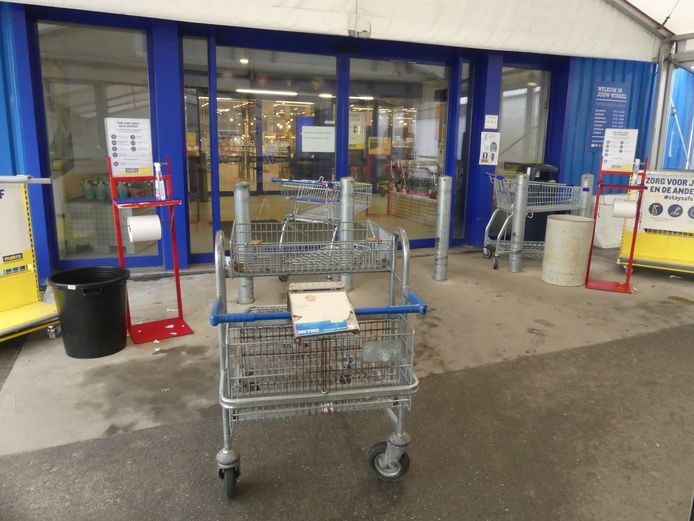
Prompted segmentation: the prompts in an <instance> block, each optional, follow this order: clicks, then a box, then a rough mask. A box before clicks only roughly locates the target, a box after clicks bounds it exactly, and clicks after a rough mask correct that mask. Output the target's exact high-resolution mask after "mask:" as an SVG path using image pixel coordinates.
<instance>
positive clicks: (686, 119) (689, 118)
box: [663, 69, 694, 169]
mask: <svg viewBox="0 0 694 521" xmlns="http://www.w3.org/2000/svg"><path fill="white" fill-rule="evenodd" d="M671 103H672V104H671V106H670V109H671V110H670V117H669V120H668V127H667V136H666V138H665V150H664V153H663V167H664V168H672V169H685V168H687V151H689V153H690V154H691V153H692V142H691V141H692V139H693V135H694V74H692V73H690V72H688V71H686V70H684V69H677V70H676V71H675V74H674V76H673V84H672V98H671ZM692 165H694V161H693V160H692V158H690V160H689V168H692Z"/></svg>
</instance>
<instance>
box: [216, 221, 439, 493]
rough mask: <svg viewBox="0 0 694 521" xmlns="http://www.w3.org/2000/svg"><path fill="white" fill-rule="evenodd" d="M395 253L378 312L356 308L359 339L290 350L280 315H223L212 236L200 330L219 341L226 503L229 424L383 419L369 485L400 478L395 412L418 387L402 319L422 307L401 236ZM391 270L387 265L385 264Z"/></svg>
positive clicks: (220, 461)
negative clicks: (211, 287)
mask: <svg viewBox="0 0 694 521" xmlns="http://www.w3.org/2000/svg"><path fill="white" fill-rule="evenodd" d="M391 237H392V239H391V242H392V250H393V251H398V248H397V246H399V247H400V248H401V252H402V262H401V263H398V264H401V266H402V271H401V272H400V274H398V273H396V266H395V263H394V262H393V263H392V264H391V265H390V266H389V271H390V289H389V299H388V305H385V306H380V307H369V308H357V309H356V310H355V314H356V316H357V319H358V321H359V328H360V331H359V333H358V334H354V333H337V334H332V335H319V336H312V337H308V338H306V337H304V338H301V339H299V340H298V341H296V340H295V338H294V334H293V329H292V323H291V315H290V313H289V312H288V311H287V308H286V306H271V307H265V308H251V309H250V310H249V312H246V313H227V295H226V284H225V279H226V276H227V273H228V271H229V264H230V263H231V262H232V261H231V259H229V258H228V257H225V256H224V244H225V237H224V233H223V232H222V231H219V232H217V236H216V241H215V270H216V282H217V295H216V299H215V302H214V306H213V310H212V314H211V316H210V323H211V324H212V325H213V326H217V328H218V336H219V361H220V382H219V403H220V405H221V407H222V425H223V428H222V430H223V435H224V447H223V448H222V449H221V450H220V451H219V452H218V453H217V456H216V463H217V466H218V471H219V477H220V478H221V479H222V480H223V482H224V487H225V491H226V494H227V497H228V498H229V499H232V498H233V497H234V496H235V495H236V486H237V480H238V477H239V476H240V455H239V452H238V451H237V450H235V449H234V448H232V435H233V430H234V427H235V426H236V424H237V423H239V422H243V421H250V420H261V419H271V418H281V417H288V416H295V415H304V414H320V413H333V412H347V411H358V410H373V409H380V410H383V411H384V412H385V413H386V415H387V416H388V417H389V418H390V420H391V421H392V423H393V426H394V431H393V432H392V433H391V434H390V435H389V436H388V438H387V439H386V441H384V442H381V443H377V444H376V445H374V446H373V447H372V449H371V451H370V452H369V464H370V468H371V470H372V471H373V472H374V473H375V474H376V476H377V477H379V478H380V479H384V480H395V479H398V478H399V477H401V476H402V475H404V474H405V473H406V472H407V470H408V468H409V456H408V455H407V452H406V450H407V446H408V445H409V443H410V436H409V435H408V434H407V433H406V432H405V428H404V420H405V412H406V410H407V409H409V408H410V405H411V398H412V395H413V394H414V393H415V392H416V390H417V387H418V385H419V382H418V380H417V376H416V375H415V373H414V370H413V364H414V349H415V344H414V330H413V328H412V326H411V325H410V324H409V322H408V320H407V315H408V314H410V313H418V314H421V315H423V314H425V313H426V309H427V306H426V304H425V303H424V302H423V301H422V300H421V299H420V298H419V297H418V296H417V295H416V294H415V293H414V292H413V291H412V290H411V289H410V288H409V287H408V276H409V275H408V274H409V242H408V239H407V235H406V234H405V232H404V230H401V229H397V230H396V231H395V233H394V234H393V235H392V236H391ZM393 260H394V258H393Z"/></svg>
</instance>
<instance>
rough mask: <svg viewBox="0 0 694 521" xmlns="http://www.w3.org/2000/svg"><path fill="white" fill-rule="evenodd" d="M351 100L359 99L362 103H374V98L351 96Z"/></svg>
mask: <svg viewBox="0 0 694 521" xmlns="http://www.w3.org/2000/svg"><path fill="white" fill-rule="evenodd" d="M349 99H358V100H362V101H373V100H374V97H373V96H350V97H349Z"/></svg>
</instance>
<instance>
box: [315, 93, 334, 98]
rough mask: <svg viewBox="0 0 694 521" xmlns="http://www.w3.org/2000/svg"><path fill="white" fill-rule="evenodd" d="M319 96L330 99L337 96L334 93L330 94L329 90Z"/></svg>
mask: <svg viewBox="0 0 694 521" xmlns="http://www.w3.org/2000/svg"><path fill="white" fill-rule="evenodd" d="M318 97H319V98H329V99H332V98H334V97H335V96H333V95H332V94H330V93H328V92H321V93H320V94H319V95H318Z"/></svg>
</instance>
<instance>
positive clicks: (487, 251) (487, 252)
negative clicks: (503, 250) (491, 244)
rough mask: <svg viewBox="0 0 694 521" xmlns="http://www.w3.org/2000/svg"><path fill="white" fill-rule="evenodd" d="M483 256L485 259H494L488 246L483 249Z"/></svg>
mask: <svg viewBox="0 0 694 521" xmlns="http://www.w3.org/2000/svg"><path fill="white" fill-rule="evenodd" d="M482 255H483V256H484V258H485V259H491V258H492V250H490V249H489V248H487V247H486V246H485V247H484V248H483V249H482Z"/></svg>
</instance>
